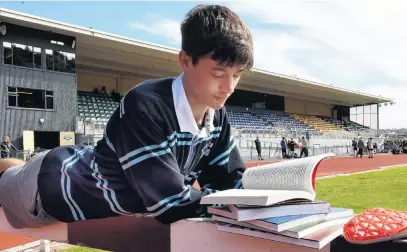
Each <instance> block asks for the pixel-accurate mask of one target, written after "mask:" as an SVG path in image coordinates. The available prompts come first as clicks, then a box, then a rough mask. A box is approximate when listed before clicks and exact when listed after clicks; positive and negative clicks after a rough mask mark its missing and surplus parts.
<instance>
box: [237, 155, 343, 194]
mask: <svg viewBox="0 0 407 252" xmlns="http://www.w3.org/2000/svg"><path fill="white" fill-rule="evenodd" d="M332 156H335V155H334V154H332V153H328V154H323V155H318V156H313V157H307V158H298V159H292V160H287V161H282V162H277V163H273V164H268V165H263V166H258V167H253V168H249V169H247V170H246V171H245V172H244V174H243V178H242V183H243V188H244V189H263V190H302V191H307V192H309V193H312V194H315V191H314V189H313V187H312V173H313V171H314V169H315V167H316V165H317V164H318V163H319V162H320V161H321V160H322V159H325V158H328V157H332Z"/></svg>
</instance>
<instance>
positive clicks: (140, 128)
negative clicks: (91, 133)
mask: <svg viewBox="0 0 407 252" xmlns="http://www.w3.org/2000/svg"><path fill="white" fill-rule="evenodd" d="M135 98H136V97H125V98H124V99H125V100H124V102H122V103H121V105H120V106H121V107H120V109H119V110H118V111H117V112H116V113H115V115H114V116H115V118H114V119H111V121H112V123H111V125H110V123H109V124H108V127H107V129H106V138H108V139H109V142H110V144H111V148H113V149H114V151H115V152H116V155H117V157H118V158H119V161H120V164H121V167H122V168H123V170H124V174H125V176H126V178H127V180H128V181H129V184H130V185H131V187H132V188H133V189H134V190H135V191H136V192H137V194H138V195H139V196H140V197H141V199H142V201H143V203H144V207H145V208H146V213H147V214H149V215H150V216H153V217H155V218H156V219H157V220H158V221H160V222H161V223H172V222H174V221H177V220H179V219H183V218H190V217H197V216H199V215H201V214H202V211H204V208H203V207H202V206H201V205H200V204H199V202H200V198H201V197H203V196H205V195H206V194H208V192H206V191H203V192H201V191H200V190H197V189H196V188H193V187H191V186H185V184H184V176H183V175H182V174H181V173H180V169H179V167H178V163H177V160H176V157H175V156H174V154H173V152H172V147H173V146H174V144H176V141H177V134H176V133H175V132H174V133H172V134H170V133H168V132H169V130H166V129H168V126H169V125H167V124H166V119H164V118H165V117H164V114H163V113H162V112H160V111H162V110H161V108H162V106H163V105H164V104H154V103H153V102H151V101H149V100H148V99H146V98H143V97H137V99H135ZM134 101H137V102H134Z"/></svg>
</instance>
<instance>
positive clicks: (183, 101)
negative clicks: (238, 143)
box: [172, 73, 215, 137]
mask: <svg viewBox="0 0 407 252" xmlns="http://www.w3.org/2000/svg"><path fill="white" fill-rule="evenodd" d="M183 76H184V74H183V73H182V74H181V75H180V76H178V77H177V78H176V79H175V80H174V81H173V83H172V96H173V100H174V107H175V113H176V115H177V119H178V124H179V127H180V129H181V132H189V133H192V134H193V135H198V136H199V137H206V136H207V132H206V130H205V128H203V129H202V130H199V128H198V125H197V124H196V122H195V119H194V115H193V114H192V110H191V107H190V105H189V102H188V99H187V96H186V95H185V90H184V85H183V82H182V79H183ZM211 119H212V120H211V121H210V131H213V130H215V127H214V125H213V117H212V118H211Z"/></svg>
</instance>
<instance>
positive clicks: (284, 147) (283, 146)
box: [280, 137, 287, 159]
mask: <svg viewBox="0 0 407 252" xmlns="http://www.w3.org/2000/svg"><path fill="white" fill-rule="evenodd" d="M280 145H281V153H282V155H283V159H284V158H286V156H287V140H285V137H283V139H281V141H280Z"/></svg>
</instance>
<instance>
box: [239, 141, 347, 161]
mask: <svg viewBox="0 0 407 252" xmlns="http://www.w3.org/2000/svg"><path fill="white" fill-rule="evenodd" d="M239 152H240V156H241V157H242V158H243V159H244V160H257V159H258V155H257V150H256V148H255V147H254V146H251V147H246V148H245V147H240V148H239ZM294 153H296V154H297V156H298V157H300V154H301V148H295V149H294ZM325 153H334V154H335V155H337V156H348V155H349V156H350V155H353V148H352V146H349V145H335V146H320V145H317V144H316V145H314V146H310V147H308V156H315V155H321V154H325ZM261 154H262V157H263V158H264V159H271V160H272V159H281V158H282V155H283V152H282V149H281V147H272V146H268V147H265V148H262V151H261ZM287 154H289V150H288V149H287Z"/></svg>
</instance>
